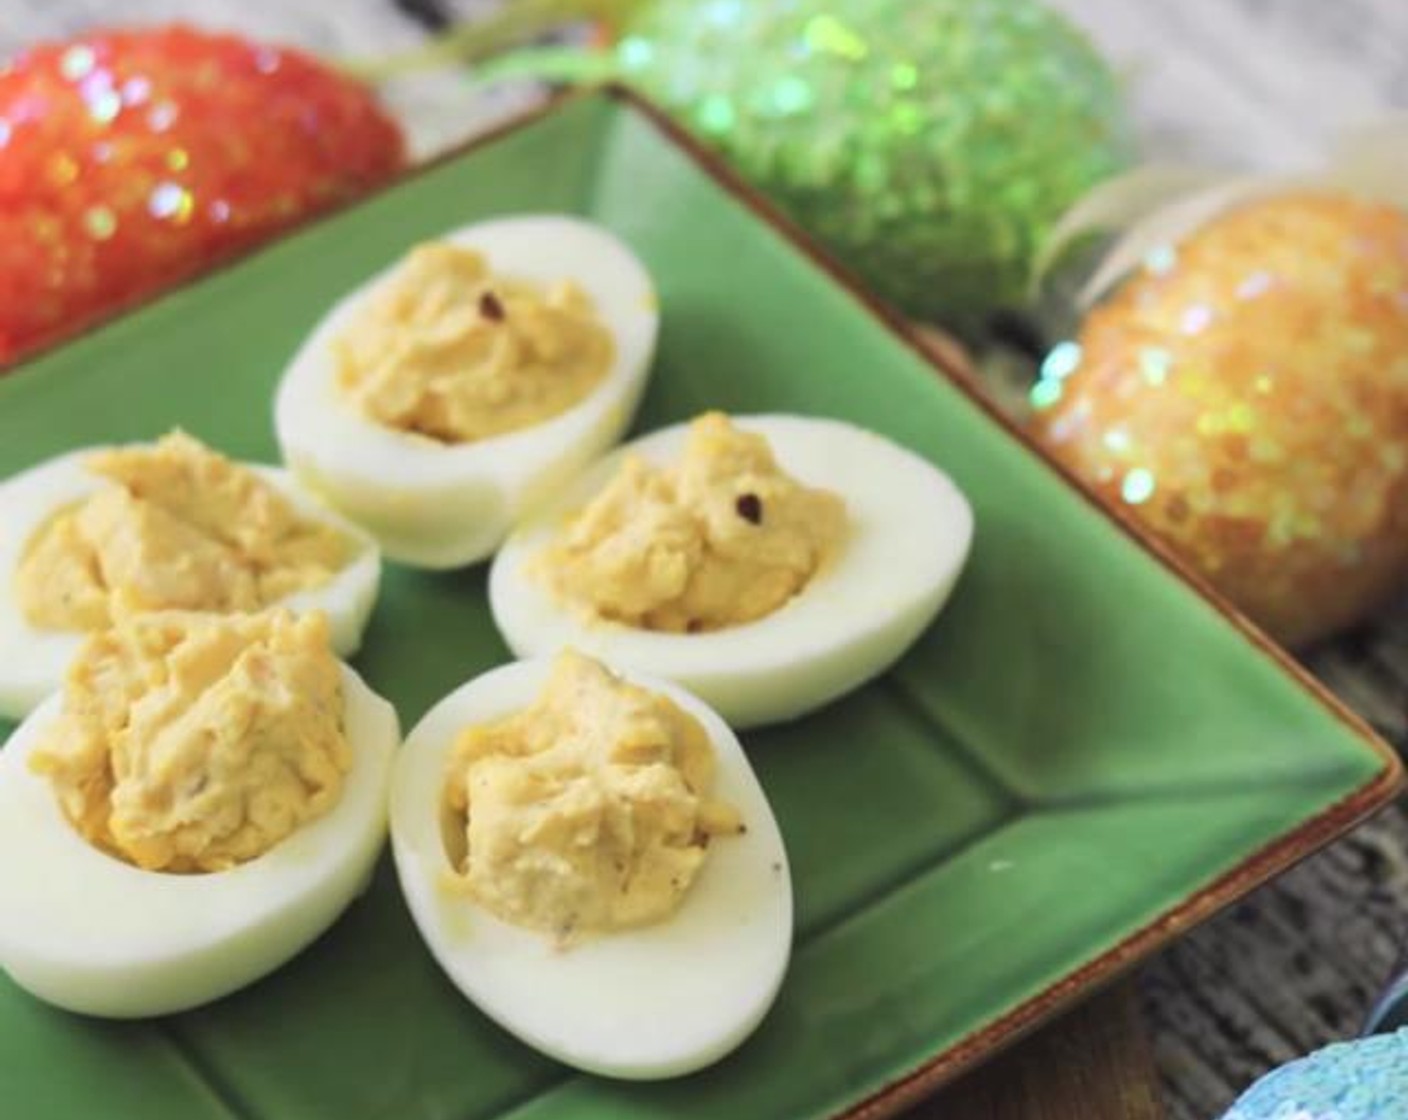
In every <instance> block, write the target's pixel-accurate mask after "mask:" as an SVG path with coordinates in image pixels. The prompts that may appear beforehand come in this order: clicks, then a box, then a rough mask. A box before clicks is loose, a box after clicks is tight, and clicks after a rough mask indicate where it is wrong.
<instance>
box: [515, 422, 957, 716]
mask: <svg viewBox="0 0 1408 1120" xmlns="http://www.w3.org/2000/svg"><path fill="white" fill-rule="evenodd" d="M972 535H973V516H972V512H971V510H970V508H969V505H968V502H967V500H966V499H965V498H964V497H963V495H962V494H961V493H960V492H959V490H958V488H957V487H956V486H954V484H953V483H952V482H951V481H950V480H949V478H948V476H947V475H945V474H944V473H943V472H942V471H940V470H938V469H937V468H936V467H934V466H932V465H931V464H930V463H929V462H927V461H926V460H924V459H922V458H920V457H919V456H918V455H915V454H914V453H912V452H910V451H908V450H906V449H905V448H903V447H900V446H898V445H897V444H895V443H892V442H891V441H889V440H888V439H885V438H883V437H881V436H879V435H876V434H874V433H872V432H868V431H865V430H863V429H860V428H857V427H854V426H852V425H850V424H845V423H841V422H839V421H835V420H823V419H815V418H809V417H803V416H786V415H771V416H741V417H735V418H733V419H730V418H728V417H725V416H723V415H722V414H720V413H709V414H706V415H704V416H702V417H700V418H699V419H697V420H696V421H694V422H693V423H692V424H682V425H679V426H676V427H671V428H666V429H663V430H661V431H658V432H654V433H652V434H651V435H647V436H645V437H643V438H641V439H639V440H636V441H635V442H634V443H631V444H628V445H627V446H626V447H624V448H621V449H619V450H618V451H617V452H616V453H614V454H612V455H610V456H608V457H607V458H606V459H605V460H603V461H602V462H600V463H599V464H598V465H597V466H595V467H593V468H592V469H591V470H589V471H587V472H586V473H585V474H584V475H583V476H582V477H581V478H580V479H579V480H578V481H577V482H576V483H575V484H574V485H573V486H571V487H570V488H567V489H566V490H565V491H564V492H563V493H562V495H561V496H560V497H559V498H558V500H557V501H555V502H553V503H552V504H551V505H549V506H547V507H544V508H543V509H541V510H540V511H538V512H537V513H536V514H535V515H533V516H532V517H531V518H529V519H528V520H526V521H525V522H524V523H523V524H522V525H521V526H520V527H519V528H518V529H517V530H516V531H515V532H514V534H513V536H512V537H510V539H509V540H508V542H507V543H506V544H505V545H504V547H503V549H502V550H501V551H500V552H499V554H498V556H497V557H496V558H495V560H494V565H493V568H492V570H491V573H490V579H489V599H490V605H491V607H492V609H493V614H494V620H495V622H496V623H497V625H498V628H499V630H500V631H501V632H502V634H503V636H504V639H505V640H506V641H507V642H508V644H509V646H510V647H511V648H512V649H513V651H514V652H515V653H516V654H517V655H518V656H520V657H532V656H535V655H537V654H540V653H543V652H546V651H549V650H552V649H556V648H558V647H560V646H564V645H571V646H574V647H576V648H578V649H582V650H584V651H587V652H590V653H593V654H596V655H598V656H600V657H602V658H604V659H606V660H607V661H609V662H611V663H612V664H614V665H619V666H623V667H629V668H634V669H641V670H644V671H648V672H651V673H653V674H656V675H658V676H661V677H665V678H667V679H669V680H673V681H677V682H678V683H680V684H681V685H683V686H684V687H685V688H687V689H689V690H690V691H691V692H693V693H695V694H696V695H698V696H699V697H700V698H701V699H703V700H704V701H705V702H706V703H708V704H710V705H711V706H712V707H713V708H715V709H716V710H717V711H718V712H719V713H720V714H721V715H722V716H723V717H724V718H725V719H726V720H728V722H729V723H730V724H732V725H733V726H734V727H748V726H754V725H758V724H766V723H773V722H777V721H780V720H787V719H792V718H794V717H796V716H800V715H802V714H803V713H805V712H808V711H810V710H812V709H813V708H816V707H818V706H820V705H822V704H825V703H826V702H828V701H830V700H832V699H834V698H836V697H838V696H840V695H842V694H843V693H846V692H848V691H850V690H851V689H853V688H856V687H857V686H858V685H860V684H862V683H864V682H865V681H866V680H869V679H870V678H871V677H873V676H875V675H877V674H879V673H880V672H882V671H883V670H884V669H886V668H887V667H888V666H889V665H890V664H891V663H892V662H894V661H895V660H896V659H897V658H898V657H899V656H900V655H901V654H902V653H903V652H904V651H905V650H906V649H907V648H908V647H909V646H910V645H911V644H912V643H913V642H914V641H915V639H916V638H918V637H919V635H920V633H921V632H922V631H923V630H924V629H925V628H926V627H927V626H928V625H929V624H930V622H932V621H933V619H934V617H935V615H936V614H937V613H938V611H939V609H940V608H941V607H942V606H943V604H944V602H945V601H946V600H947V598H948V596H949V593H950V592H951V591H952V589H953V586H954V584H955V582H956V581H957V579H958V575H959V572H960V571H961V569H962V567H963V564H964V561H965V559H966V558H967V555H968V549H969V545H970V542H971V540H972Z"/></svg>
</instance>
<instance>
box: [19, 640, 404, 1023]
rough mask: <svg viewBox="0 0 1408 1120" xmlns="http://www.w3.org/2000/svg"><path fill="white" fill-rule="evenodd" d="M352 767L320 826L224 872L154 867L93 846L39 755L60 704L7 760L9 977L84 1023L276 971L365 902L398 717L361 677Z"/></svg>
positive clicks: (36, 720) (55, 702) (207, 996)
mask: <svg viewBox="0 0 1408 1120" xmlns="http://www.w3.org/2000/svg"><path fill="white" fill-rule="evenodd" d="M343 696H344V702H345V705H346V708H345V727H346V734H347V740H348V743H349V745H350V746H351V748H352V759H353V761H352V769H351V770H350V771H349V772H348V774H347V776H346V779H345V783H344V786H343V790H342V796H341V797H340V798H339V800H338V802H337V804H336V805H334V806H333V807H332V809H330V810H329V811H328V812H327V813H326V814H325V815H324V816H322V817H319V818H318V819H316V820H314V821H311V822H309V823H308V824H306V825H304V826H303V827H302V828H299V829H298V830H296V831H295V832H293V833H291V834H290V835H289V836H288V837H286V838H285V839H284V840H282V841H281V842H280V843H278V844H276V845H275V846H274V847H272V848H270V849H269V851H267V852H265V853H264V854H263V855H261V856H258V857H257V858H255V859H252V860H250V861H249V862H247V863H243V864H240V865H239V866H237V867H234V868H231V869H229V870H227V871H216V872H210V873H207V874H199V875H175V874H166V873H163V872H155V871H143V870H141V869H140V868H137V867H134V866H132V865H131V864H128V863H125V862H123V861H122V860H119V859H117V858H115V857H113V856H109V855H106V854H104V853H103V852H101V851H99V850H98V849H97V848H94V847H93V846H92V845H90V844H89V843H88V842H87V841H86V840H84V839H83V838H82V837H81V836H80V835H79V834H78V832H77V831H75V830H74V828H73V827H72V825H70V824H69V822H68V820H67V819H66V818H65V817H64V815H63V812H62V811H61V810H60V808H59V804H58V799H57V798H56V797H55V795H54V792H53V789H52V787H51V786H50V785H49V783H48V781H47V780H46V779H44V778H42V777H40V776H38V775H36V774H33V773H31V772H30V769H29V758H30V756H31V755H32V754H33V752H34V749H35V747H36V746H38V745H39V743H40V742H41V741H42V739H43V736H44V734H45V732H46V730H47V728H48V727H49V725H50V724H52V723H53V721H54V719H55V718H56V717H57V716H58V715H59V713H60V711H61V710H62V703H63V701H62V697H61V696H59V695H55V696H53V697H51V698H50V699H49V700H47V701H45V702H44V703H43V704H42V705H40V707H39V708H37V709H36V710H35V712H34V714H33V715H31V716H30V717H29V718H28V719H27V720H26V721H25V722H24V723H23V724H21V725H20V727H19V729H18V730H16V732H15V733H14V735H12V736H11V738H10V740H9V742H8V743H6V745H5V748H4V750H3V751H0V968H3V969H4V970H5V972H7V973H9V975H10V978H11V979H12V980H14V982H15V983H16V984H18V985H19V986H20V987H22V988H25V989H26V990H28V991H29V992H31V993H32V994H34V995H36V996H38V997H39V998H40V999H43V1000H47V1001H48V1002H49V1003H53V1004H56V1005H58V1006H59V1007H64V1008H67V1009H69V1010H71V1011H78V1012H83V1013H85V1014H89V1015H101V1016H106V1017H112V1018H132V1017H137V1016H146V1015H164V1014H166V1013H168V1012H173V1011H179V1010H182V1009H184V1008H188V1007H193V1006H196V1005H197V1004H201V1003H205V1002H207V1001H209V1000H212V999H215V998H217V997H218V996H222V995H224V994H226V993H228V992H231V991H234V990H235V989H237V988H241V987H243V986H245V985H246V984H249V983H251V982H252V981H254V980H256V979H258V978H259V977H260V976H263V975H264V974H265V973H267V972H270V971H272V970H273V969H275V968H277V967H278V966H279V965H281V964H283V963H284V962H285V961H286V960H288V959H289V958H290V957H292V956H293V955H294V954H295V953H297V952H298V951H299V950H300V949H302V948H303V947H304V946H305V945H307V944H309V943H310V942H311V941H313V940H314V939H315V938H317V937H318V936H319V935H320V934H321V933H322V932H323V931H324V930H326V929H327V928H328V926H330V925H331V924H332V923H333V921H334V920H336V918H337V917H338V915H339V914H341V913H342V911H343V909H345V908H346V906H347V904H348V903H349V902H351V901H352V899H353V898H354V897H355V896H356V895H357V894H359V893H360V892H361V891H362V890H363V889H364V888H365V887H366V884H367V882H368V880H369V879H370V877H371V873H372V867H373V865H374V864H375V862H376V858H377V855H378V854H379V852H380V850H381V844H382V841H383V839H384V838H385V835H386V784H387V778H388V775H389V772H390V769H391V763H392V759H393V757H394V755H395V751H396V747H397V744H398V743H399V741H400V733H399V728H398V725H397V720H396V713H395V711H394V710H393V709H392V707H391V705H390V704H388V703H387V702H386V701H385V700H383V699H381V697H379V696H377V695H376V694H375V693H374V692H372V691H371V689H369V688H368V687H367V686H366V685H365V684H364V683H363V682H362V680H361V678H360V677H358V676H357V674H356V673H354V672H353V671H352V670H351V669H349V668H347V667H346V666H344V667H343Z"/></svg>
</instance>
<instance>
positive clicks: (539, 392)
mask: <svg viewBox="0 0 1408 1120" xmlns="http://www.w3.org/2000/svg"><path fill="white" fill-rule="evenodd" d="M614 353H615V345H614V343H613V341H612V338H611V335H610V333H609V332H608V331H607V329H606V328H605V327H604V326H603V325H602V323H601V321H600V319H599V318H598V317H597V315H596V313H595V311H594V309H593V307H592V304H591V301H590V299H589V298H588V297H587V296H586V294H585V293H584V292H582V290H581V289H580V288H578V287H577V286H576V285H574V284H572V283H570V282H562V283H558V284H556V285H554V286H552V287H551V288H549V289H548V290H546V291H540V290H539V289H537V288H536V287H534V286H533V285H531V284H526V283H523V282H520V281H516V280H511V279H507V278H505V277H501V276H495V275H494V274H492V273H491V272H490V271H489V267H488V264H487V262H486V261H485V260H484V258H483V257H482V256H480V254H478V253H476V252H474V251H473V250H471V249H464V248H460V247H458V246H455V245H451V244H447V243H442V242H431V243H428V244H425V245H420V246H418V247H417V248H415V249H414V250H412V251H411V253H410V255H409V256H408V257H407V258H406V259H405V260H404V261H403V262H402V263H401V265H400V266H399V267H398V269H397V270H396V272H395V274H394V275H393V277H392V278H391V280H390V282H389V283H388V284H387V285H386V286H385V287H383V288H382V289H381V291H380V292H379V293H378V294H377V295H376V296H375V297H374V298H373V299H372V300H371V301H370V303H369V305H368V306H367V307H366V308H365V309H364V310H363V311H362V312H361V313H360V314H359V315H358V316H357V317H356V318H355V319H354V320H353V321H352V322H351V324H350V325H349V326H348V327H347V329H346V330H345V331H344V332H343V334H341V335H340V336H339V337H338V338H337V339H336V340H335V342H334V354H335V358H336V361H337V380H338V385H339V386H340V387H341V390H342V391H343V392H344V393H346V394H347V395H348V397H349V398H350V399H351V401H352V402H353V403H354V404H355V405H356V407H357V408H358V409H360V410H361V412H362V413H363V414H364V415H366V416H367V417H369V418H370V419H372V420H375V421H376V422H377V423H378V424H382V425H384V426H386V427H389V428H395V429H398V430H401V431H406V432H414V433H417V434H419V435H423V436H428V437H429V438H431V439H435V440H439V441H441V442H443V443H468V442H471V441H474V440H481V439H487V438H489V437H490V436H497V435H503V434H504V433H506V432H513V431H518V430H519V429H521V428H527V427H530V426H532V425H534V424H538V423H541V422H542V421H544V420H548V419H551V418H552V417H554V416H557V415H559V414H561V413H563V412H565V411H567V409H569V408H571V407H572V406H573V405H575V404H577V403H578V402H579V401H581V400H582V399H583V398H584V397H586V396H587V395H588V394H589V393H590V392H591V391H592V390H593V389H594V388H596V386H597V385H598V384H600V383H601V381H602V379H603V378H605V377H606V374H607V372H608V370H609V369H610V366H611V361H612V358H613V355H614Z"/></svg>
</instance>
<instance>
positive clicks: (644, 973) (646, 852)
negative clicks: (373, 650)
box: [391, 651, 792, 1078]
mask: <svg viewBox="0 0 1408 1120" xmlns="http://www.w3.org/2000/svg"><path fill="white" fill-rule="evenodd" d="M391 839H392V850H393V852H394V855H395V860H396V871H397V874H398V876H399V877H400V882H401V888H402V890H403V892H404V894H405V897H406V901H407V903H408V904H409V906H410V910H411V914H412V917H413V918H414V919H415V923H416V925H417V927H418V928H419V929H420V932H421V936H422V937H423V938H424V940H425V943H426V945H427V946H428V947H429V949H430V952H431V953H432V955H433V956H434V957H435V959H436V961H438V962H439V964H440V966H441V968H442V969H444V971H445V973H446V975H447V976H448V977H449V979H450V981H451V982H452V983H453V984H454V985H455V986H456V987H457V988H459V989H460V991H461V992H463V993H464V994H465V995H466V996H467V997H468V998H469V999H470V1000H472V1001H473V1002H474V1003H475V1004H476V1005H478V1007H479V1008H480V1010H482V1011H483V1012H484V1013H485V1014H487V1015H488V1016H489V1017H490V1018H492V1019H494V1020H495V1021H496V1022H498V1023H499V1024H500V1025H501V1026H503V1027H504V1028H506V1029H507V1030H509V1031H510V1032H512V1033H513V1034H515V1035H517V1036H518V1037H519V1038H520V1039H522V1040H523V1041H524V1042H527V1043H528V1044H529V1045H531V1046H534V1047H536V1048H538V1049H539V1050H542V1051H544V1052H545V1053H547V1054H549V1055H551V1056H552V1057H555V1058H557V1059H558V1060H560V1061H563V1062H566V1063H568V1064H570V1065H573V1066H577V1067H578V1068H581V1069H584V1070H588V1071H591V1072H594V1073H600V1074H605V1075H607V1076H613V1077H623V1078H661V1077H670V1076H674V1075H678V1074H683V1073H687V1072H689V1071H691V1070H695V1069H698V1068H700V1067H702V1066H704V1065H707V1064H709V1063H710V1062H713V1061H715V1060H717V1059H718V1058H720V1057H722V1056H723V1055H724V1054H726V1053H727V1052H728V1051H730V1050H732V1049H733V1048H734V1047H736V1046H737V1045H738V1044H739V1043H740V1042H742V1041H743V1039H744V1038H746V1037H747V1035H748V1034H749V1033H750V1032H751V1031H752V1030H753V1028H754V1027H755V1026H756V1025H757V1024H758V1022H759V1021H760V1020H761V1019H762V1017H763V1016H764V1014H765V1013H766V1012H767V1010H768V1008H769V1007H770V1006H771V1004H772V1001H773V999H774V997H775V995H776V993H777V990H778V987H779V985H780V984H781V981H782V977H783V974H784V972H785V971H786V967H787V961H788V957H789V955H790V952H791V937H792V887H791V878H790V874H789V871H788V867H787V856H786V853H785V851H784V850H783V846H782V838H781V835H780V834H779V832H778V828H777V822H776V821H775V820H774V818H773V814H772V810H771V808H770V806H769V805H768V801H767V798H766V796H765V795H764V793H763V790H762V787H761V786H760V785H759V784H758V780H757V778H756V777H755V775H754V774H753V771H752V768H751V767H750V766H749V764H748V760H747V758H746V757H745V756H744V754H743V750H742V748H741V747H740V746H739V744H738V740H737V739H736V738H735V737H734V735H733V733H732V732H731V731H730V730H729V729H728V727H727V725H725V724H724V722H723V721H722V720H721V719H720V718H719V717H718V716H717V715H716V714H715V713H714V712H713V711H711V710H710V709H709V708H708V707H707V706H706V705H704V704H703V703H701V702H700V701H699V700H698V699H696V698H695V697H693V696H691V695H690V694H688V693H687V692H685V691H684V690H683V689H681V688H679V687H678V686H676V685H673V684H669V683H666V682H664V681H661V680H657V679H655V678H652V677H646V676H642V675H640V674H637V673H630V674H627V675H626V676H624V677H623V676H620V675H617V674H616V673H614V672H612V671H611V670H609V669H607V668H606V667H605V666H603V665H601V664H600V663H599V662H596V661H594V660H592V659H591V658H588V657H585V656H583V655H581V654H578V653H575V652H572V651H564V652H563V653H561V654H560V655H559V656H558V657H557V658H556V659H539V660H535V661H524V662H517V663H515V664H511V665H505V666H502V667H500V668H498V669H494V670H491V671H490V672H488V673H485V674H484V675H483V676H480V677H478V678H476V679H474V680H472V681H470V682H469V683H468V684H466V685H464V686H462V687H461V688H460V689H458V690H457V691H455V692H453V693H451V694H450V695H449V696H448V697H446V698H445V699H444V700H442V701H441V702H440V703H439V704H438V705H436V707H435V708H433V709H432V710H431V711H430V713H429V714H428V715H426V717H425V718H424V719H423V720H422V721H421V723H420V724H419V726H417V727H416V728H415V730H413V731H412V732H411V734H410V736H409V738H408V739H407V741H406V745H405V747H404V748H403V749H402V751H401V753H400V755H399V757H398V759H397V762H396V768H395V774H394V776H393V778H392V791H391Z"/></svg>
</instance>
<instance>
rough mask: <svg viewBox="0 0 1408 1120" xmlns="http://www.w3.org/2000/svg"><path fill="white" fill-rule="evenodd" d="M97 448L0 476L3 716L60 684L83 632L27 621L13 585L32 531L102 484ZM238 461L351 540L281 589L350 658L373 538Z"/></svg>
mask: <svg viewBox="0 0 1408 1120" xmlns="http://www.w3.org/2000/svg"><path fill="white" fill-rule="evenodd" d="M97 450H99V449H98V448H92V447H90V448H85V449H84V450H81V451H74V452H70V453H69V454H67V455H60V456H58V457H57V458H54V459H50V460H48V461H47V462H44V463H41V464H39V465H38V466H36V467H32V468H30V469H29V470H27V471H24V472H22V473H20V474H17V475H15V476H13V477H12V478H10V479H7V480H6V481H4V482H3V483H0V716H4V717H7V718H10V719H20V718H22V717H23V716H24V715H25V714H26V713H27V712H29V711H30V710H31V709H32V708H33V707H34V706H35V705H36V704H38V703H39V702H40V701H41V700H43V699H44V698H45V697H46V696H48V695H49V694H50V693H52V692H54V691H55V690H56V689H57V688H58V687H59V686H60V685H61V684H63V678H64V672H65V671H66V670H67V669H68V665H69V662H70V661H72V660H73V658H74V655H75V654H76V653H77V652H78V649H79V646H80V645H82V643H83V640H84V638H85V637H86V635H85V634H83V633H81V632H78V631H69V630H50V629H45V628H41V627H37V626H34V625H32V624H31V623H30V622H29V621H28V620H27V619H26V618H25V616H24V613H23V612H22V611H21V610H20V607H19V604H18V603H17V602H16V601H15V593H14V586H15V572H16V571H17V569H18V568H19V565H20V562H21V560H23V558H24V555H25V552H26V550H27V549H28V547H29V544H30V542H31V541H32V540H33V539H34V536H35V534H36V533H38V532H39V530H40V529H42V528H43V527H44V525H45V524H46V523H47V522H48V521H49V520H50V519H51V518H52V517H54V515H55V514H58V513H60V512H62V511H63V510H64V509H66V508H68V507H70V506H72V505H74V504H76V503H78V502H81V501H82V500H83V499H85V498H87V497H88V496H89V495H91V494H92V493H93V492H94V491H96V490H98V489H99V488H101V487H102V486H103V485H105V484H106V483H105V481H104V479H103V478H102V477H101V476H99V475H95V474H93V473H92V472H91V471H89V470H88V469H87V468H86V467H85V466H84V462H85V461H86V460H87V458H88V456H90V455H92V454H93V453H94V452H95V451H97ZM241 465H242V466H244V467H247V468H249V469H251V470H253V471H255V472H256V473H257V474H258V475H259V476H260V477H261V478H262V479H264V481H266V482H268V483H269V484H270V485H271V486H274V487H276V488H277V489H278V491H279V492H280V493H281V494H282V495H283V496H284V497H285V498H287V499H288V500H289V501H290V502H291V503H292V504H293V505H294V507H295V508H296V509H297V510H298V512H299V514H301V515H302V516H303V517H305V518H307V519H308V520H310V521H317V522H321V523H323V524H326V525H330V526H332V527H333V528H334V529H336V530H337V531H338V532H340V533H342V534H344V535H345V536H346V537H347V538H348V539H349V540H351V541H352V542H353V544H354V546H355V548H356V552H355V554H354V556H353V557H352V559H351V560H350V561H349V562H348V564H347V565H346V566H345V567H343V568H342V570H341V571H339V572H337V573H336V574H335V575H334V576H333V578H332V579H330V580H329V581H328V582H327V583H325V584H323V585H322V586H321V587H316V588H312V589H311V590H307V591H299V592H296V593H294V594H293V595H289V596H286V597H285V598H284V599H281V600H280V601H279V604H278V605H279V606H284V607H288V608H289V609H290V610H293V611H313V610H320V611H322V612H323V613H324V614H326V615H327V619H328V626H329V628H330V631H331V645H332V648H333V650H334V651H335V652H336V653H337V654H338V656H339V657H350V656H351V655H352V654H354V653H356V652H357V649H358V647H359V646H360V645H361V643H362V633H363V631H364V630H365V629H366V626H367V620H368V618H369V617H370V616H371V612H372V608H373V606H375V604H376V596H377V589H378V587H379V586H380V583H381V556H380V554H379V553H378V551H377V547H376V542H375V541H374V540H373V539H372V538H371V537H370V536H368V535H367V534H366V533H365V532H363V531H362V530H361V529H360V528H358V527H357V526H356V525H354V524H353V523H352V522H350V521H348V520H347V519H346V518H345V517H342V516H340V515H339V514H336V513H333V512H332V511H331V510H328V509H326V508H324V507H323V506H321V505H319V504H318V503H317V502H315V501H314V500H313V499H312V498H310V497H309V496H308V495H307V494H306V493H304V492H303V491H302V490H300V489H299V488H298V486H297V485H296V484H295V483H294V481H293V478H292V476H291V475H290V474H289V473H288V472H287V471H284V470H281V469H279V468H278V467H266V466H261V465H259V464H255V463H244V464H241Z"/></svg>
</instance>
